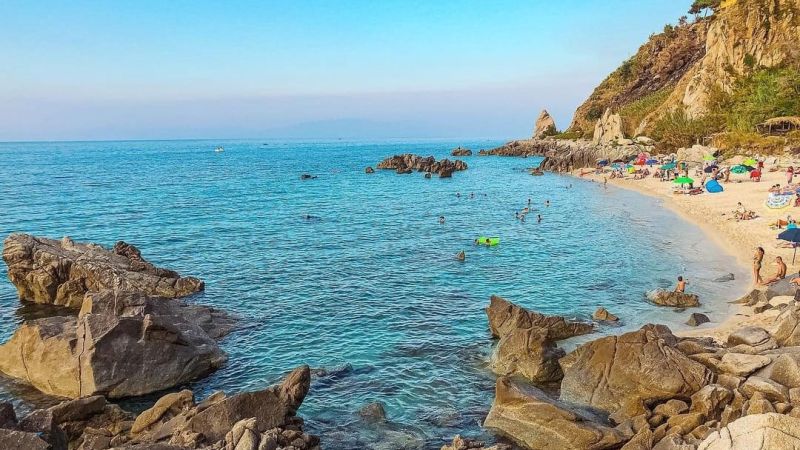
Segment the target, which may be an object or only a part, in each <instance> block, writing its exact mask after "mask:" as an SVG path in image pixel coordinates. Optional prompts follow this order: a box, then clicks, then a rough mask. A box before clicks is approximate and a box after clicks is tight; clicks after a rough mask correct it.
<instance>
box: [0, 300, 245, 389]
mask: <svg viewBox="0 0 800 450" xmlns="http://www.w3.org/2000/svg"><path fill="white" fill-rule="evenodd" d="M232 323H233V322H232V320H231V318H229V317H227V316H225V315H224V314H222V313H220V312H218V311H215V310H212V309H210V308H205V307H202V306H196V305H187V304H184V303H182V302H180V301H178V300H170V299H164V298H159V297H149V296H147V295H144V294H140V293H133V292H113V291H103V292H99V293H90V294H87V295H86V297H85V299H84V302H83V306H82V308H81V312H80V313H79V315H78V317H77V318H75V317H69V316H66V317H65V316H60V317H50V318H45V319H38V320H33V321H29V322H25V323H23V324H22V325H21V326H20V327H19V328H18V329H17V330H16V332H15V333H14V335H13V336H12V337H11V339H10V340H9V341H8V342H6V343H5V344H3V345H2V346H0V371H2V372H3V373H5V374H7V375H9V376H12V377H15V378H18V379H21V380H23V381H25V382H28V383H30V384H32V385H33V386H34V387H36V388H37V389H39V390H40V391H42V392H44V393H47V394H50V395H55V396H61V397H69V398H77V397H83V396H89V395H96V394H102V395H105V396H108V397H110V398H119V397H128V396H135V395H143V394H147V393H150V392H156V391H159V390H162V389H167V388H170V387H172V386H175V385H178V384H181V383H183V382H186V381H190V380H192V379H194V378H197V377H199V376H202V375H205V374H207V373H209V372H211V371H212V370H214V369H216V368H218V367H220V366H221V365H222V364H223V363H224V362H225V359H226V356H225V354H224V353H223V352H222V350H221V349H220V348H219V346H218V345H217V342H216V340H215V338H214V337H212V336H215V337H218V336H221V335H224V334H225V333H227V332H228V331H229V330H230V328H231V327H232Z"/></svg>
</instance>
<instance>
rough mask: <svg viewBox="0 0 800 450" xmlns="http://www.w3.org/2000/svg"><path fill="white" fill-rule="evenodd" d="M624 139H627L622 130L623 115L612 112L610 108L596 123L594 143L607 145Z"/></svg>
mask: <svg viewBox="0 0 800 450" xmlns="http://www.w3.org/2000/svg"><path fill="white" fill-rule="evenodd" d="M622 139H625V133H623V131H622V117H620V116H619V114H616V113H613V112H611V108H608V109H606V111H605V112H604V113H603V116H602V117H600V120H598V121H597V123H596V124H595V125H594V134H593V136H592V144H594V145H606V144H612V143H616V142H619V141H621V140H622Z"/></svg>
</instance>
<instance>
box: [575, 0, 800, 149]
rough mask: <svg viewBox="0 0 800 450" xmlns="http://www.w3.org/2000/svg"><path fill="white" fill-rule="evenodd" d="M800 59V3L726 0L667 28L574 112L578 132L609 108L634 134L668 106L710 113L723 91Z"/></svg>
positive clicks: (646, 127)
mask: <svg viewBox="0 0 800 450" xmlns="http://www.w3.org/2000/svg"><path fill="white" fill-rule="evenodd" d="M798 61H800V0H727V1H724V2H723V3H722V5H721V6H720V8H719V10H718V11H717V12H716V14H714V15H713V16H711V17H709V18H707V19H701V20H699V21H697V22H695V23H685V22H684V23H681V24H679V25H677V26H675V27H670V26H668V27H666V28H665V30H664V32H663V33H660V34H657V35H653V36H652V37H651V38H650V40H649V41H648V42H647V43H646V44H644V45H643V46H642V47H640V48H639V51H638V52H637V53H636V54H635V55H634V56H633V57H632V58H631V59H629V60H628V61H626V62H624V63H623V64H622V66H620V67H619V68H618V69H617V70H616V71H614V72H613V73H612V74H611V75H609V76H608V77H607V78H606V79H605V80H604V81H603V82H602V83H601V84H600V85H599V86H598V87H597V88H596V89H595V91H594V92H593V93H592V95H591V96H590V97H589V99H588V100H586V102H585V103H584V104H582V105H581V106H580V107H579V108H578V109H577V111H576V112H575V117H574V119H573V122H572V124H571V125H570V130H571V131H578V130H580V131H581V132H582V133H583V134H584V136H588V133H590V132H591V130H593V129H594V125H595V123H596V121H597V120H598V119H599V118H600V117H602V115H603V113H604V112H605V110H606V109H608V108H611V109H612V110H613V111H615V112H618V113H619V114H620V116H621V117H622V120H623V129H624V131H625V133H626V134H627V135H628V136H634V135H638V134H642V133H647V132H648V131H650V130H651V129H652V125H653V123H654V121H655V120H657V119H658V118H659V117H661V116H662V115H664V114H665V113H666V112H668V111H672V110H675V109H676V108H681V109H683V110H684V111H685V112H686V113H687V115H688V116H689V117H699V116H702V115H703V114H704V113H705V112H706V106H707V103H708V100H709V96H710V94H711V92H712V91H714V90H715V89H716V88H721V89H722V90H723V91H726V92H730V91H731V89H732V87H733V85H734V83H735V82H736V80H737V79H739V78H740V77H742V76H744V75H746V74H747V73H748V72H749V71H752V70H753V69H754V68H758V67H766V68H769V67H776V66H784V65H797V64H798Z"/></svg>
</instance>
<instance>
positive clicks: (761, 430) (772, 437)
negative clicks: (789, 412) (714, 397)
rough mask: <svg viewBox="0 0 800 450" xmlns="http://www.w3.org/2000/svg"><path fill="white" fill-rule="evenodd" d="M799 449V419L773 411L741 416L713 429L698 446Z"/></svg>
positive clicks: (711, 448) (709, 449)
mask: <svg viewBox="0 0 800 450" xmlns="http://www.w3.org/2000/svg"><path fill="white" fill-rule="evenodd" d="M779 449H780V450H800V419H797V418H794V417H790V416H786V415H781V414H776V413H768V414H755V415H750V416H746V417H742V418H741V419H738V420H736V421H734V422H732V423H730V424H729V425H728V426H726V427H724V428H722V429H721V430H719V431H714V432H713V433H711V435H709V436H708V437H707V438H706V439H705V440H704V441H703V442H702V443H701V444H700V446H699V447H698V450H779Z"/></svg>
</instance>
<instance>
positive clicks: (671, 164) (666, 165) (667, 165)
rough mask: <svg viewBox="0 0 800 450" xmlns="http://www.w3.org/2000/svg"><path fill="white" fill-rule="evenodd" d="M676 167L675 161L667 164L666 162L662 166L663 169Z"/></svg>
mask: <svg viewBox="0 0 800 450" xmlns="http://www.w3.org/2000/svg"><path fill="white" fill-rule="evenodd" d="M675 167H676V166H675V163H667V164H664V165H663V166H661V170H672V169H674V168H675Z"/></svg>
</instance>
